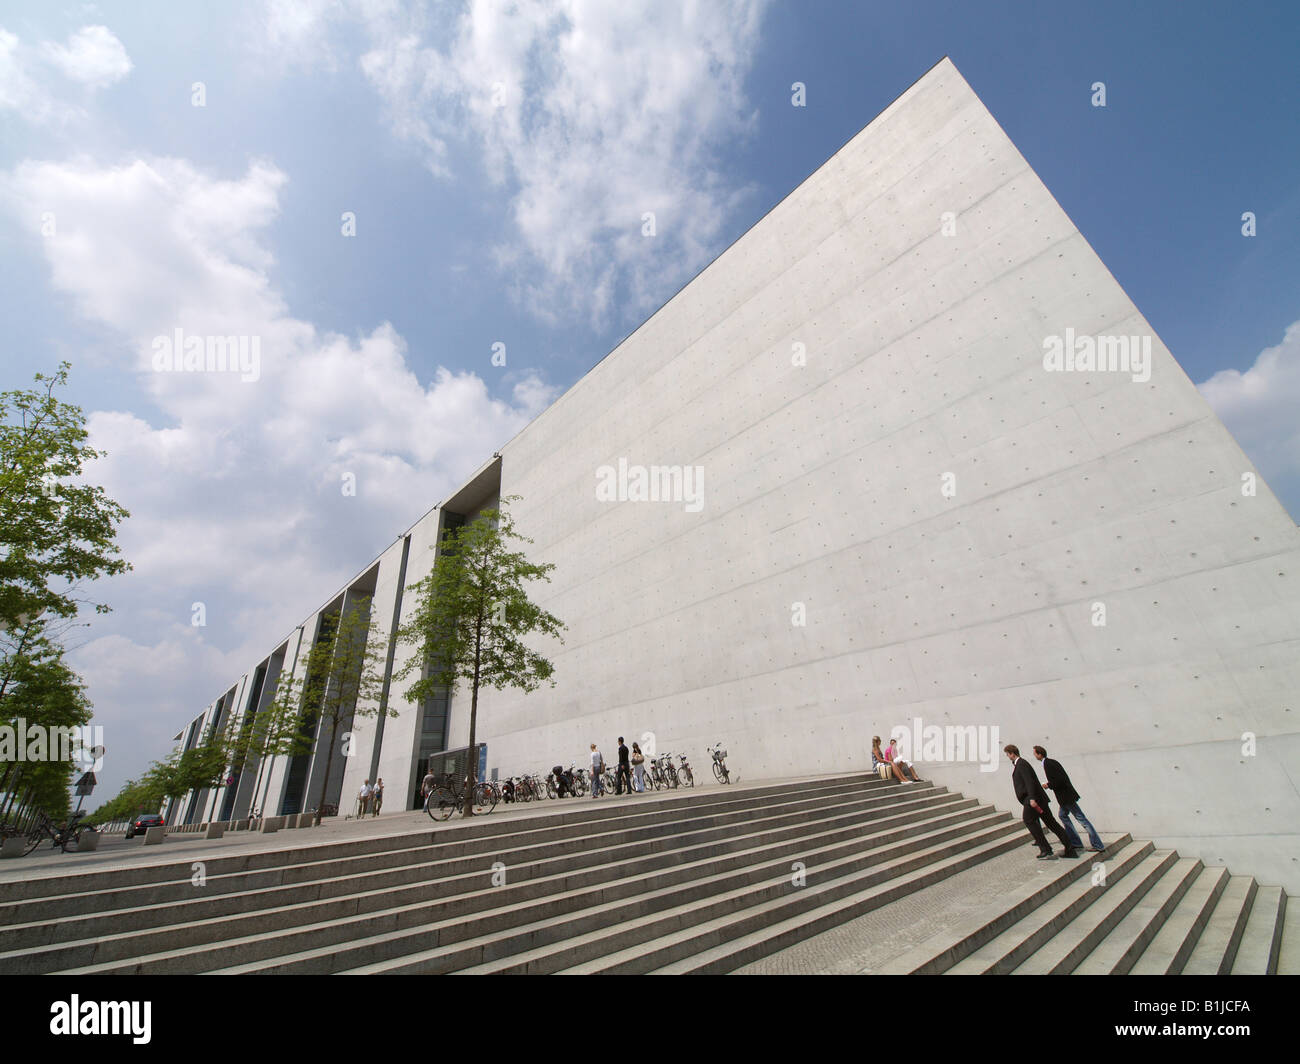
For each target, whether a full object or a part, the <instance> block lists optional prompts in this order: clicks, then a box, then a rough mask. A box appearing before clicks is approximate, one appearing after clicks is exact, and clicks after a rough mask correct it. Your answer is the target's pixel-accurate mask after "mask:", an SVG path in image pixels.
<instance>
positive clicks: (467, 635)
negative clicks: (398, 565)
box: [397, 496, 565, 816]
mask: <svg viewBox="0 0 1300 1064" xmlns="http://www.w3.org/2000/svg"><path fill="white" fill-rule="evenodd" d="M515 498H516V497H513V496H512V497H507V498H505V499H502V500H501V504H500V508H499V509H495V510H484V511H482V512H481V513H480V514H479V515H478V517H476V518H475V519H474V520H473V521H471V522H470V523H469V524H467V525H464V526H463V527H461V528H453V529H448V530H446V532H445V533H444V535H443V539H442V543H441V545H440V548H441V549H440V550H439V551H438V557H437V559H436V560H435V561H434V565H433V570H432V571H431V572H430V573H429V575H428V576H426V577H425V578H424V579H423V580H421V581H419V582H418V583H417V584H415V585H414V587H413V589H412V590H413V591H414V592H415V594H416V607H415V611H414V613H413V615H412V617H411V619H410V621H408V622H407V624H405V625H403V626H402V628H401V630H400V631H399V634H398V638H399V639H400V640H401V642H402V643H403V644H405V645H411V646H415V647H417V648H418V652H417V653H416V654H414V655H412V656H411V657H410V658H408V659H407V662H406V664H405V665H404V666H403V667H402V669H401V670H400V671H399V672H398V674H397V676H398V678H399V679H406V678H407V677H408V676H410V675H411V674H412V673H413V672H415V671H416V670H417V669H418V670H419V671H420V672H421V673H422V674H423V675H422V676H421V677H420V678H419V679H418V680H416V681H415V682H414V683H412V684H411V685H410V686H409V687H408V688H407V691H406V698H407V700H408V701H410V702H416V703H418V702H420V701H422V700H423V699H426V698H430V697H432V696H434V695H436V694H437V693H439V692H440V691H441V690H443V689H445V690H448V691H454V690H456V688H457V687H458V686H459V685H461V684H462V683H463V684H465V685H466V686H468V688H469V691H470V709H469V749H470V756H469V759H468V760H469V774H468V776H467V777H466V781H465V806H464V810H463V813H464V815H465V816H472V815H473V812H474V810H473V797H474V785H475V782H476V779H475V774H476V772H477V769H478V766H477V764H476V763H475V760H476V759H475V757H474V750H475V748H476V744H477V736H478V731H477V729H478V693H479V690H480V689H481V688H483V687H491V688H495V689H496V690H503V689H505V688H519V689H521V690H523V691H533V690H536V689H537V687H538V686H540V685H541V684H542V683H544V682H546V683H550V684H551V686H554V685H555V681H554V680H552V679H551V676H552V674H553V673H554V671H555V667H554V666H553V665H552V664H551V662H550V661H548V660H547V659H546V658H544V657H543V656H542V655H541V654H539V653H538V652H537V651H536V650H534V649H532V647H530V646H529V645H528V644H527V643H526V642H525V641H524V640H525V637H527V636H531V635H534V634H537V635H547V636H553V637H555V638H556V639H559V640H560V641H561V642H563V638H562V637H561V636H560V632H561V631H563V630H564V627H565V626H564V624H563V623H562V622H561V621H560V619H559V618H558V617H556V616H554V615H553V614H551V613H548V612H547V611H546V610H544V609H542V608H541V607H540V606H538V605H536V604H535V603H533V602H532V601H530V600H529V598H528V593H527V591H526V590H525V588H524V585H525V584H526V583H528V582H531V581H534V580H545V581H546V582H547V583H549V582H550V575H549V574H550V572H551V571H552V570H553V569H554V568H555V566H554V565H553V564H550V563H548V564H545V565H537V564H535V563H533V562H530V561H529V560H528V559H527V558H526V557H525V556H524V554H523V553H522V552H520V551H517V550H512V549H511V547H512V545H513V544H515V543H529V544H530V543H532V540H531V539H529V538H528V537H526V536H524V535H522V534H520V533H519V532H517V531H516V529H515V523H514V519H513V518H512V517H511V515H510V513H509V510H508V509H507V506H508V504H509V503H510V502H513V501H514V499H515Z"/></svg>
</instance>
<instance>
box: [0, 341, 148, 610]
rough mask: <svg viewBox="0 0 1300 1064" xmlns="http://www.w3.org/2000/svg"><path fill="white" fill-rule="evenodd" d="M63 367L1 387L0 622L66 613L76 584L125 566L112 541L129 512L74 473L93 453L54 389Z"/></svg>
mask: <svg viewBox="0 0 1300 1064" xmlns="http://www.w3.org/2000/svg"><path fill="white" fill-rule="evenodd" d="M68 368H69V367H68V363H66V362H64V363H61V364H60V366H59V369H58V371H57V372H56V373H54V374H53V375H50V376H47V375H45V374H42V373H37V374H36V376H35V382H36V387H35V388H32V389H27V390H22V389H18V390H14V391H9V392H0V627H8V628H12V627H15V626H21V624H22V621H23V619H24V618H35V617H37V616H40V615H41V614H43V613H44V614H48V615H51V616H58V617H72V616H74V615H75V614H76V613H77V610H78V606H79V603H78V601H77V598H76V596H75V590H76V588H77V587H78V586H79V585H80V584H81V583H82V582H84V581H87V580H94V579H96V578H97V577H100V576H111V575H114V574H117V573H123V572H126V571H127V570H128V569H129V568H130V565H128V564H127V562H125V561H124V560H123V559H122V558H121V557H119V551H118V547H117V544H116V542H115V537H116V533H117V525H118V524H119V523H120V522H121V521H122V520H123V519H124V518H126V517H128V516H130V515H129V514H128V513H127V511H126V510H124V509H123V508H122V507H121V506H119V505H118V504H117V503H115V502H114V501H113V500H112V499H110V498H109V497H108V495H107V494H106V493H105V491H104V489H103V488H101V487H99V486H97V485H94V484H88V483H85V482H84V481H83V480H82V479H81V478H82V476H83V473H84V471H85V466H86V463H87V462H90V461H92V460H94V459H96V458H100V457H102V454H101V452H99V451H96V450H95V449H94V448H92V447H88V446H86V437H87V433H86V427H85V416H84V415H83V414H82V412H81V408H80V407H77V406H73V405H71V404H69V403H65V402H63V401H62V400H60V399H59V398H58V397H57V396H56V395H55V394H54V390H55V389H56V388H59V387H62V386H64V385H66V384H67V381H68ZM95 610H96V611H97V612H100V613H105V612H107V611H108V606H107V605H106V604H104V603H97V604H95Z"/></svg>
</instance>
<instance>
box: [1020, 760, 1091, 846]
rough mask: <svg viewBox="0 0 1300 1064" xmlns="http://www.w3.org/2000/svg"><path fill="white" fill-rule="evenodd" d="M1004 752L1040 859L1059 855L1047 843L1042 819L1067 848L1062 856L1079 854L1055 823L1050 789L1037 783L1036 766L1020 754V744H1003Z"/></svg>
mask: <svg viewBox="0 0 1300 1064" xmlns="http://www.w3.org/2000/svg"><path fill="white" fill-rule="evenodd" d="M1002 752H1003V753H1004V754H1006V755H1007V758H1008V760H1010V762H1011V766H1012V768H1011V783H1012V785H1013V786H1014V787H1015V790H1016V801H1018V802H1019V803H1020V805H1021V806H1022V807H1023V809H1024V813H1023V819H1024V822H1025V827H1027V828H1028V829H1029V834H1030V835H1031V836H1033V840H1034V845H1035V846H1037V847H1038V859H1039V860H1040V861H1052V860H1055V859H1056V855H1055V854H1053V853H1052V847H1051V846H1049V845H1048V843H1047V837H1046V836H1045V835H1044V834H1043V827H1042V824H1039V822H1038V821H1039V820H1040V819H1041V820H1042V821H1043V823H1044V824H1046V825H1047V826H1048V827H1049V828H1050V829H1051V831H1052V834H1053V835H1055V836H1056V837H1057V838H1058V839H1060V840H1061V845H1062V846H1064V847H1065V852H1064V853H1063V854H1061V856H1062V857H1078V856H1079V851H1078V850H1077V849H1075V847H1074V846H1072V845H1071V844H1070V839H1069V836H1067V835H1066V834H1065V829H1064V828H1063V827H1061V825H1060V824H1058V823H1057V822H1056V817H1054V816H1052V810H1051V808H1050V807H1049V805H1048V802H1047V792H1046V791H1045V790H1043V785H1042V784H1041V783H1039V782H1038V773H1037V772H1035V771H1034V766H1033V765H1031V764H1030V763H1029V762H1028V761H1025V760H1024V759H1022V758H1021V756H1020V748H1019V747H1018V746H1004V747H1003V748H1002Z"/></svg>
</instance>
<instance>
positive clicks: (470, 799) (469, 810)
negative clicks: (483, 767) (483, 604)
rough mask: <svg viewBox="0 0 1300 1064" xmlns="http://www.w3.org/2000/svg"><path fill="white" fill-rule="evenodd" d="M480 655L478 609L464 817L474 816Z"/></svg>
mask: <svg viewBox="0 0 1300 1064" xmlns="http://www.w3.org/2000/svg"><path fill="white" fill-rule="evenodd" d="M482 653H483V610H482V608H480V609H479V613H478V622H477V624H476V626H475V629H474V686H473V687H472V688H471V689H470V691H471V693H470V698H469V756H468V757H467V758H466V760H467V761H468V762H469V766H468V769H469V771H467V772H466V773H465V807H464V809H462V810H461V812H462V814H463V815H465V816H473V815H474V783H475V780H474V776H475V774H476V773H477V772H478V748H477V746H476V745H475V743H474V739H475V732H476V730H477V728H478V675H479V664H480V662H481V661H482Z"/></svg>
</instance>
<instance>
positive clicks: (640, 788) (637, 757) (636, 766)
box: [631, 743, 645, 794]
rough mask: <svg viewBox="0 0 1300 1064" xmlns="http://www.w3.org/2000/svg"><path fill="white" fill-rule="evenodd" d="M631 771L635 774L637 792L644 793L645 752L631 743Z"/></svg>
mask: <svg viewBox="0 0 1300 1064" xmlns="http://www.w3.org/2000/svg"><path fill="white" fill-rule="evenodd" d="M631 760H632V773H633V775H634V776H635V783H636V792H637V794H645V754H643V753H641V747H639V746H638V745H637V744H636V743H633V744H632V759H631Z"/></svg>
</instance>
